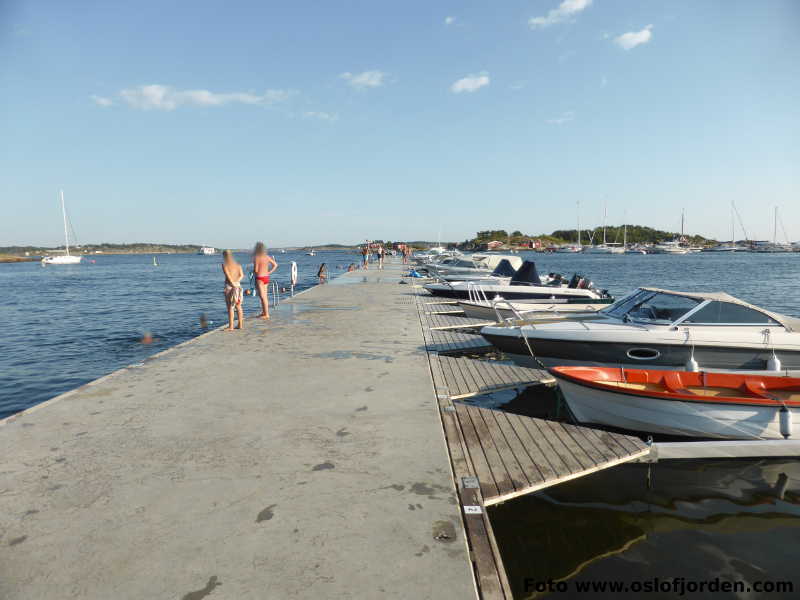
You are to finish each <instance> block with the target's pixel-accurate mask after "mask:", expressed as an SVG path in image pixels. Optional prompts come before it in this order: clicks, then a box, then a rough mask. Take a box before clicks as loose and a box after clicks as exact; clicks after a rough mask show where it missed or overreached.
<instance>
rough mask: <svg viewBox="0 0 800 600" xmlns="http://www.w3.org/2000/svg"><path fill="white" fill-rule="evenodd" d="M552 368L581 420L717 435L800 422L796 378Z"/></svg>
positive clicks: (774, 429)
mask: <svg viewBox="0 0 800 600" xmlns="http://www.w3.org/2000/svg"><path fill="white" fill-rule="evenodd" d="M550 371H551V373H552V374H553V375H554V376H555V377H556V378H557V380H558V383H559V386H560V388H561V391H562V392H563V394H564V398H565V399H566V401H567V404H568V406H569V408H570V411H571V412H572V414H573V415H574V416H575V418H576V419H577V420H578V421H579V422H581V423H596V424H599V425H607V426H613V427H618V428H621V429H629V430H632V431H640V432H647V433H657V434H666V435H679V436H689V437H698V438H717V439H782V438H785V437H790V436H792V432H793V426H794V425H800V379H798V378H790V377H776V376H761V375H745V374H734V373H707V372H691V373H690V372H686V371H663V370H656V369H625V368H614V367H566V366H562V367H554V368H552V369H551V370H550Z"/></svg>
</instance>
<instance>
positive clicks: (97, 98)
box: [89, 94, 114, 108]
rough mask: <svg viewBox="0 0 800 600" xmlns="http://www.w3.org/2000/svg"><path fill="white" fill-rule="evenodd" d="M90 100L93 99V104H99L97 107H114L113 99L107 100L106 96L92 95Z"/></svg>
mask: <svg viewBox="0 0 800 600" xmlns="http://www.w3.org/2000/svg"><path fill="white" fill-rule="evenodd" d="M89 98H91V99H92V102H94V103H95V104H97V106H102V107H104V108H105V107H109V106H113V105H114V101H113V100H112V99H111V98H106V97H105V96H95V95H94V94H92V95H91V96H89Z"/></svg>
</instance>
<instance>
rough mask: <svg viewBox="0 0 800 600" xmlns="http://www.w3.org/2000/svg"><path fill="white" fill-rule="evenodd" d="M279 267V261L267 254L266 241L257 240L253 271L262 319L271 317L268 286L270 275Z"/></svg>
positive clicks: (254, 250)
mask: <svg viewBox="0 0 800 600" xmlns="http://www.w3.org/2000/svg"><path fill="white" fill-rule="evenodd" d="M277 268H278V263H277V262H275V259H274V258H272V257H271V256H270V255H269V254H267V249H266V248H265V247H264V242H256V246H255V248H254V249H253V273H254V274H255V278H256V293H258V298H259V300H261V314H260V315H258V317H259V318H260V319H264V320H267V319H269V300H268V299H267V286H268V285H269V276H270V275H272V274H273V273H274V272H275V269H277Z"/></svg>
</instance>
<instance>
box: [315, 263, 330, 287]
mask: <svg viewBox="0 0 800 600" xmlns="http://www.w3.org/2000/svg"><path fill="white" fill-rule="evenodd" d="M317 277H319V282H320V283H326V282H327V281H328V266H327V265H326V264H325V263H322V264H321V265H320V266H319V271H317Z"/></svg>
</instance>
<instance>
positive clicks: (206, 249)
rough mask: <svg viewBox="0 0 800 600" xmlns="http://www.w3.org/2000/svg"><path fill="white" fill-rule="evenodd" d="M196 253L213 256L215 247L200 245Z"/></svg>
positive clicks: (215, 251)
mask: <svg viewBox="0 0 800 600" xmlns="http://www.w3.org/2000/svg"><path fill="white" fill-rule="evenodd" d="M197 253H198V254H201V255H203V256H213V255H214V254H216V253H217V249H216V248H214V247H213V246H201V247H200V250H198V251H197Z"/></svg>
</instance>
